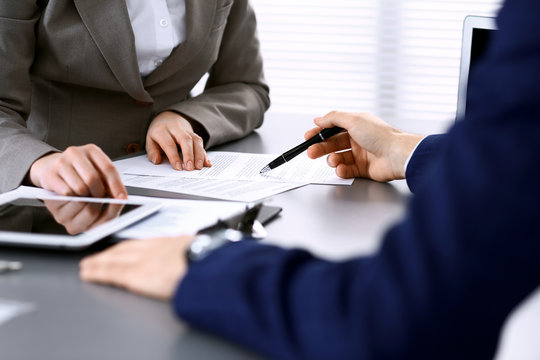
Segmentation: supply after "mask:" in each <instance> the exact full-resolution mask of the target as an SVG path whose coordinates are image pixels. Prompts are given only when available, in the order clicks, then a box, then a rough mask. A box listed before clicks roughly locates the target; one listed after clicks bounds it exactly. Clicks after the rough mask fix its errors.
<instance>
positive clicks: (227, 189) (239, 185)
mask: <svg viewBox="0 0 540 360" xmlns="http://www.w3.org/2000/svg"><path fill="white" fill-rule="evenodd" d="M121 176H122V181H123V182H124V185H126V186H133V187H138V188H144V189H155V190H163V191H170V192H175V193H180V194H186V195H195V196H204V197H208V198H214V199H222V200H229V201H241V202H255V201H259V200H262V199H264V198H267V197H269V196H273V195H276V194H279V193H281V192H284V191H288V190H291V189H295V188H297V187H300V186H304V185H306V184H302V183H284V182H261V181H236V180H211V179H205V178H182V177H170V176H142V175H129V174H122V175H121Z"/></svg>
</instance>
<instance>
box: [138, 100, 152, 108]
mask: <svg viewBox="0 0 540 360" xmlns="http://www.w3.org/2000/svg"><path fill="white" fill-rule="evenodd" d="M135 104H137V105H139V106H142V107H148V106H150V103H149V102H148V101H140V100H135Z"/></svg>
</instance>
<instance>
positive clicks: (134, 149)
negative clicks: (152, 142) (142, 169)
mask: <svg viewBox="0 0 540 360" xmlns="http://www.w3.org/2000/svg"><path fill="white" fill-rule="evenodd" d="M139 151H141V145H139V144H137V143H131V144H129V145H128V146H127V148H126V153H127V154H128V155H130V154H133V153H136V152H139Z"/></svg>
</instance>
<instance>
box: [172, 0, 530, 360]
mask: <svg viewBox="0 0 540 360" xmlns="http://www.w3.org/2000/svg"><path fill="white" fill-rule="evenodd" d="M539 12H540V3H538V2H537V1H535V0H510V1H508V2H507V3H506V5H505V6H504V8H503V10H502V11H501V13H500V17H499V29H500V30H499V32H498V33H497V34H496V35H495V37H494V38H493V40H492V43H491V45H490V46H489V48H488V56H487V57H486V58H485V60H484V61H483V62H482V64H479V66H478V67H477V68H476V70H475V72H474V73H473V74H472V78H471V82H470V84H471V85H470V86H471V87H470V91H469V94H468V101H469V103H468V105H467V109H468V114H467V117H466V119H465V120H464V121H462V122H459V123H458V124H457V125H456V126H455V127H454V128H453V129H452V130H451V131H450V132H449V134H448V136H447V138H446V140H445V141H446V144H445V145H444V149H443V151H442V152H441V155H440V157H439V158H438V159H437V160H436V161H435V163H433V164H431V165H430V169H429V181H424V183H423V184H422V188H421V191H419V192H418V193H417V194H416V195H415V196H414V197H413V198H412V199H411V202H410V204H409V208H408V212H407V214H406V216H405V218H404V219H403V220H402V221H401V222H400V223H399V224H397V225H396V226H394V227H393V228H391V229H390V230H389V231H388V233H387V234H386V236H385V237H384V240H383V243H382V246H381V249H380V251H379V252H378V253H377V254H376V255H374V256H371V257H364V258H356V259H351V260H349V261H344V262H339V263H334V262H328V261H324V260H321V259H317V258H315V257H313V256H311V255H310V254H308V253H306V252H304V251H300V250H293V251H290V250H289V251H288V250H284V249H280V248H277V247H272V246H264V245H261V244H257V243H254V242H243V243H237V244H234V245H229V246H227V247H225V248H222V249H220V250H218V251H216V252H215V253H214V254H211V255H210V256H208V257H207V258H206V259H204V260H203V261H201V262H200V263H197V264H194V265H193V266H192V267H190V269H189V271H188V273H187V276H186V277H185V278H184V280H183V281H182V283H181V284H180V286H179V288H178V290H177V293H176V297H175V299H174V306H175V309H176V311H177V313H178V315H179V316H180V317H182V318H184V319H185V320H186V321H188V322H189V323H191V324H193V325H194V326H197V327H200V328H202V329H205V330H208V331H211V332H214V333H217V334H220V335H222V336H224V337H226V338H228V339H232V340H234V341H237V342H239V343H242V344H244V345H246V346H249V347H251V348H253V349H256V350H258V351H260V352H262V353H264V354H265V355H267V356H269V357H271V358H282V359H367V360H372V359H448V360H450V359H491V358H493V356H494V353H495V350H496V346H497V341H498V337H499V332H500V329H501V327H502V325H503V322H504V320H505V318H506V317H507V316H508V314H509V312H510V311H511V310H512V309H513V308H514V307H515V306H516V305H518V304H519V302H520V301H522V300H523V299H524V298H525V297H526V296H527V295H528V294H530V293H531V292H532V291H533V290H534V289H535V288H536V287H537V286H538V285H539V284H540V266H539V259H540V240H539V239H540V226H539V222H538V204H539V203H540V186H538V179H539V178H540V167H539V166H538V156H539V154H540V142H539V141H538V139H539V137H540V85H539V84H540V72H539V71H538V64H540V22H538V20H537V14H538V13H539ZM515 24H519V26H516V25H515ZM486 104H489V106H486ZM343 216H346V214H343ZM359 231H361V229H359ZM351 236H353V235H351ZM328 240H329V241H331V240H332V239H328Z"/></svg>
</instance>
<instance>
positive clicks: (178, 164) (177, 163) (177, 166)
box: [174, 161, 182, 170]
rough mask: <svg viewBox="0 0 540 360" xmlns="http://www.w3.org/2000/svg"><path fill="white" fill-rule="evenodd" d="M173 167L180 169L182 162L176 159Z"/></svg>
mask: <svg viewBox="0 0 540 360" xmlns="http://www.w3.org/2000/svg"><path fill="white" fill-rule="evenodd" d="M174 168H175V169H176V170H182V164H181V163H180V161H177V162H176V164H174Z"/></svg>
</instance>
